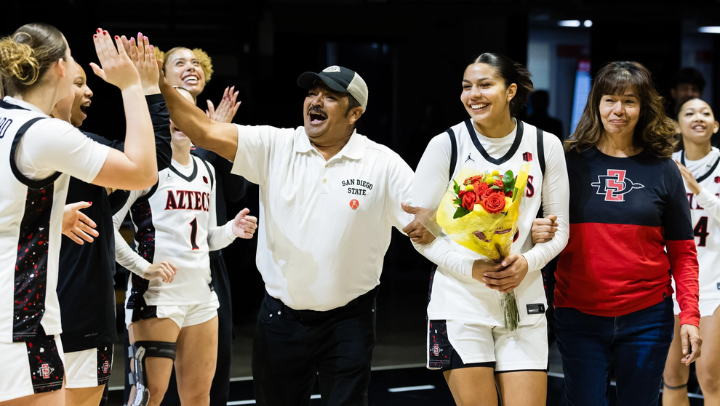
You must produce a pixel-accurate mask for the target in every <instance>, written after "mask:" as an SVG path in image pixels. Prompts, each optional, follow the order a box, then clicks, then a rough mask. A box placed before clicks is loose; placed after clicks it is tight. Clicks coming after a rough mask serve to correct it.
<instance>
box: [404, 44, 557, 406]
mask: <svg viewBox="0 0 720 406" xmlns="http://www.w3.org/2000/svg"><path fill="white" fill-rule="evenodd" d="M531 91H532V82H531V81H530V74H529V72H528V71H527V70H526V69H525V68H524V67H522V66H521V65H519V64H516V63H514V62H513V61H511V60H510V59H508V58H507V57H505V56H503V55H499V54H492V53H484V54H482V55H480V56H479V57H478V58H476V59H475V60H474V61H473V63H471V64H470V65H468V67H467V68H466V70H465V73H464V75H463V78H462V93H461V95H460V100H461V102H462V104H463V106H464V107H465V109H466V110H467V112H468V114H469V115H470V118H469V119H468V120H467V121H465V122H461V123H459V124H457V125H455V126H453V127H451V128H450V129H449V130H448V131H447V132H446V133H443V134H440V135H438V136H436V137H435V138H433V139H432V140H431V141H430V144H429V145H428V147H427V149H426V150H425V153H424V154H423V157H422V159H421V160H420V163H419V164H418V167H417V171H416V173H415V183H414V186H413V204H414V205H415V206H419V207H421V208H425V209H436V208H437V207H438V206H439V204H440V201H441V200H442V198H443V196H444V194H445V191H446V190H447V188H448V186H449V185H450V184H451V183H452V181H451V179H452V178H454V177H455V176H457V174H458V173H459V171H460V170H461V169H462V168H463V167H464V166H468V167H470V168H473V169H475V170H478V171H493V170H496V169H497V170H499V171H500V173H504V172H505V171H507V170H512V171H513V172H517V171H518V169H519V168H520V165H522V164H525V163H529V164H530V175H529V177H528V184H527V189H526V192H525V197H524V198H523V200H522V205H521V208H520V218H519V220H518V234H517V235H516V238H515V242H514V243H513V246H512V252H513V254H511V255H510V256H508V257H507V258H505V259H504V260H503V262H502V263H501V264H493V263H491V262H488V261H487V260H486V259H484V258H482V257H481V256H480V255H478V254H477V253H474V252H472V251H469V250H467V249H465V248H463V247H461V246H460V245H458V244H455V243H454V242H453V243H452V244H454V245H455V246H456V247H457V249H456V251H455V253H454V255H459V256H463V257H465V258H468V260H467V261H465V264H466V265H465V267H464V268H465V269H445V268H443V267H438V269H437V272H434V273H433V276H432V277H431V278H432V279H431V285H430V303H429V305H428V321H429V324H428V347H429V348H428V368H430V369H439V370H442V371H444V375H445V379H446V381H447V383H448V386H449V387H450V390H451V391H452V393H453V397H454V398H455V402H456V403H457V404H458V405H477V404H483V405H494V404H496V388H497V389H498V390H499V392H500V397H501V399H502V404H503V405H505V406H514V405H522V406H528V405H544V404H545V399H546V391H547V374H546V371H547V366H548V355H547V354H548V347H547V336H546V319H545V315H544V312H545V307H546V306H547V304H546V300H545V294H544V291H543V283H542V276H541V274H540V270H541V268H542V267H543V266H544V265H545V264H546V263H547V262H548V261H550V260H551V259H552V258H553V257H555V256H556V255H557V254H559V253H560V251H561V250H562V249H563V248H564V247H565V244H566V243H567V239H568V220H567V219H568V199H569V195H568V179H567V172H566V168H565V159H564V153H563V150H562V145H561V144H560V141H559V140H558V138H557V137H556V136H555V135H552V134H548V133H544V134H543V133H542V131H540V130H538V129H536V128H535V127H533V126H532V125H529V124H527V123H523V122H522V121H520V120H517V119H515V118H514V117H515V116H516V115H517V114H518V113H519V112H520V111H521V110H522V109H523V107H524V106H525V103H526V101H527V98H528V95H529V93H530V92H531ZM453 158H455V161H453V160H452V159H453ZM541 208H542V210H543V211H545V212H547V213H557V214H558V219H557V221H558V223H559V230H558V232H557V233H556V235H555V238H554V239H553V240H551V241H550V242H548V243H546V244H538V245H533V243H532V238H530V237H531V228H532V222H533V219H534V218H535V217H536V215H537V214H538V211H539V210H540V209H541ZM512 290H514V291H515V294H516V296H517V301H518V308H519V311H520V322H519V327H518V329H517V331H515V332H511V331H509V330H507V329H505V328H504V327H503V310H502V308H501V306H500V292H509V291H512Z"/></svg>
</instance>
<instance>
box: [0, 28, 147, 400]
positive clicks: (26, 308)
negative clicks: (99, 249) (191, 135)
mask: <svg viewBox="0 0 720 406" xmlns="http://www.w3.org/2000/svg"><path fill="white" fill-rule="evenodd" d="M95 48H96V50H97V53H98V57H99V59H100V63H101V66H102V67H103V68H100V67H99V66H97V65H95V64H92V67H93V70H94V71H95V73H96V74H97V75H98V76H100V77H101V78H103V79H104V80H105V81H107V82H108V83H110V84H113V85H115V86H117V87H118V88H120V90H121V91H122V95H123V102H124V104H125V106H126V111H125V114H126V120H127V133H126V144H125V145H126V148H125V152H124V153H123V152H119V151H116V150H110V149H109V148H107V147H105V146H102V145H100V144H98V143H96V142H94V141H92V140H90V139H89V138H88V137H86V136H85V135H84V134H82V133H81V132H80V131H79V130H77V129H76V128H74V127H73V126H72V125H71V124H69V123H66V122H64V121H61V120H57V119H51V118H50V117H49V116H48V115H49V113H50V112H51V111H52V109H53V107H54V106H55V105H56V104H57V102H58V101H60V100H62V99H64V98H65V97H66V96H68V95H69V94H70V92H71V86H72V81H73V79H74V78H75V69H76V67H75V62H74V61H73V58H72V56H71V53H70V48H69V46H68V44H67V41H66V40H65V37H64V36H63V35H62V33H61V32H60V31H58V30H57V29H56V28H54V27H51V26H48V25H44V24H28V25H24V26H22V27H20V28H19V29H18V30H16V31H15V33H14V34H13V35H12V36H10V37H7V38H4V39H2V40H0V74H1V75H0V76H2V79H3V82H4V85H5V86H6V88H5V89H4V90H5V91H6V93H7V96H6V97H5V98H4V99H3V100H2V101H0V123H2V124H0V156H1V157H2V160H1V161H0V162H1V163H0V171H1V172H2V178H3V182H4V183H3V188H2V189H1V190H0V297H2V298H3V301H2V304H0V364H2V366H3V368H2V371H1V372H0V404H2V405H23V406H29V405H30V406H31V405H41V404H42V405H47V404H52V405H64V404H65V393H64V390H63V389H62V387H63V377H64V366H63V358H64V355H63V351H62V344H61V342H60V337H59V334H60V333H61V325H60V324H61V323H60V311H59V305H58V298H57V293H56V291H55V288H56V286H57V275H58V268H57V267H58V257H59V249H60V240H61V237H60V236H61V227H62V224H61V223H62V215H63V206H64V204H65V196H66V193H67V187H68V182H69V178H70V176H73V177H76V178H78V179H81V180H83V181H86V182H90V183H93V184H96V185H101V186H107V187H113V188H125V189H135V188H146V187H148V186H149V185H152V184H153V183H154V182H155V181H156V179H157V173H156V172H157V165H156V162H155V146H154V137H153V127H152V123H151V121H150V115H149V113H148V107H147V103H146V102H145V97H144V95H143V92H142V87H141V85H140V77H139V75H138V73H137V69H136V68H135V66H134V65H133V62H132V61H131V60H130V58H129V57H128V56H127V55H126V54H125V51H124V49H122V47H121V48H120V49H119V50H116V48H115V45H114V44H113V42H112V39H111V38H110V35H109V34H108V33H107V31H102V30H100V29H98V33H97V34H96V35H95ZM0 93H2V92H0ZM128 106H131V107H128Z"/></svg>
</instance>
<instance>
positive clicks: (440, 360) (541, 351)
mask: <svg viewBox="0 0 720 406" xmlns="http://www.w3.org/2000/svg"><path fill="white" fill-rule="evenodd" d="M427 367H428V369H439V370H443V371H446V370H451V369H458V368H468V367H492V368H494V369H495V372H496V373H500V372H512V371H521V370H537V371H547V368H548V341H547V319H546V318H545V317H541V318H538V321H537V322H536V323H535V324H533V325H530V326H520V327H518V329H517V330H516V331H514V332H512V331H510V330H507V329H506V328H504V327H498V326H488V325H484V324H473V323H468V322H464V321H461V320H430V322H429V323H428V363H427Z"/></svg>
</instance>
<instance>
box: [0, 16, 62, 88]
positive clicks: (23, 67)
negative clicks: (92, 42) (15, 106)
mask: <svg viewBox="0 0 720 406" xmlns="http://www.w3.org/2000/svg"><path fill="white" fill-rule="evenodd" d="M66 51H67V43H66V42H65V38H64V37H63V35H62V33H61V32H60V30H58V29H57V28H55V27H53V26H51V25H47V24H40V23H33V24H26V25H23V26H22V27H20V28H18V29H17V30H16V31H15V32H14V33H13V35H11V36H9V37H5V38H2V39H0V79H2V80H1V81H0V96H2V95H3V93H6V94H7V95H9V96H15V95H17V94H20V93H25V92H27V91H28V90H30V89H31V88H33V87H34V86H36V85H37V84H38V83H39V82H40V79H41V78H42V77H43V75H44V74H45V72H47V70H48V68H50V66H51V65H52V64H54V63H55V62H57V61H58V60H60V59H61V58H65V53H66Z"/></svg>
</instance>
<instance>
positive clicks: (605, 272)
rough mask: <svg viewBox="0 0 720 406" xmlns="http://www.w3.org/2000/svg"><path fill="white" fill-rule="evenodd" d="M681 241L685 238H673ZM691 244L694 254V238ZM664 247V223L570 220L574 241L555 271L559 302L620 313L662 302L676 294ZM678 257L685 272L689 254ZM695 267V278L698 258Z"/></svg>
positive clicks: (600, 312) (605, 313) (611, 314)
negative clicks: (604, 222)
mask: <svg viewBox="0 0 720 406" xmlns="http://www.w3.org/2000/svg"><path fill="white" fill-rule="evenodd" d="M681 242H682V243H684V242H685V240H682V241H672V243H681ZM687 242H688V243H689V244H691V245H693V247H692V253H694V252H695V247H694V241H693V240H688V241H687ZM673 246H675V247H678V245H677V244H673ZM664 248H665V239H664V238H663V229H662V227H649V226H638V225H632V224H603V223H577V224H570V239H569V241H568V245H567V247H566V248H565V250H564V251H563V253H562V254H561V255H560V259H559V262H558V267H557V271H556V272H555V277H556V279H557V284H556V285H555V306H557V307H572V308H575V309H577V310H579V311H581V312H583V313H588V314H593V315H597V316H605V317H617V316H622V315H625V314H629V313H632V312H636V311H638V310H642V309H646V308H648V307H650V306H654V305H656V304H658V303H660V302H661V301H662V300H663V293H664V294H666V295H667V296H670V295H672V287H671V285H670V273H669V272H668V271H669V269H670V265H671V261H673V259H672V257H670V258H668V254H667V253H666V252H665V249H664ZM684 249H685V250H686V251H687V252H690V250H689V249H688V248H685V247H684ZM678 250H680V248H678ZM673 251H674V249H673ZM676 256H678V255H677V254H676ZM679 257H680V258H682V264H683V265H682V266H681V269H683V271H682V272H681V273H683V274H686V273H687V271H686V270H685V269H686V268H687V262H688V258H687V255H684V253H683V254H680V255H679ZM674 262H675V261H673V263H674ZM695 266H696V268H695V269H696V273H695V275H696V277H697V260H695ZM695 292H697V290H695Z"/></svg>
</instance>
